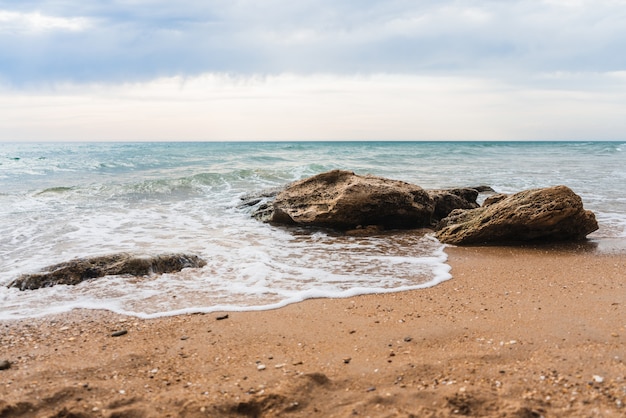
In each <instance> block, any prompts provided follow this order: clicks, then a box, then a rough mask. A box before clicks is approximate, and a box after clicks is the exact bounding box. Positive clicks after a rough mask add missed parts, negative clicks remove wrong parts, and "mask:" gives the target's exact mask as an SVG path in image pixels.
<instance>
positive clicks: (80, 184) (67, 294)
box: [0, 143, 626, 319]
mask: <svg viewBox="0 0 626 418" xmlns="http://www.w3.org/2000/svg"><path fill="white" fill-rule="evenodd" d="M623 146H624V144H599V145H596V144H594V143H577V144H571V145H563V144H560V143H559V144H536V145H533V144H515V143H504V144H489V143H476V144H434V143H433V144H428V143H426V144H410V143H408V144H400V143H396V144H383V143H378V144H375V143H374V144H367V143H360V144H359V143H356V144H308V143H298V144H268V143H265V144H260V143H257V144H76V145H73V144H46V145H41V146H33V145H23V144H11V145H7V146H6V147H3V149H2V150H1V151H0V159H1V161H0V237H1V238H0V319H12V318H26V317H33V316H42V315H46V314H50V313H57V312H64V311H67V310H70V309H75V308H89V309H108V310H112V311H115V312H119V313H124V314H130V315H135V316H140V317H146V318H148V317H157V316H164V315H175V314H179V313H189V312H212V311H223V310H258V309H272V308H276V307H280V306H284V305H286V304H289V303H294V302H298V301H301V300H304V299H307V298H313V297H348V296H353V295H358V294H366V293H382V292H396V291H403V290H408V289H419V288H422V287H427V286H432V285H435V284H437V283H440V282H441V281H443V280H447V279H449V278H450V277H451V276H450V268H449V266H448V265H447V264H446V255H445V252H444V247H443V246H442V245H441V244H440V243H439V242H437V241H436V240H435V239H434V238H432V237H430V236H421V235H418V234H415V233H411V232H406V233H394V234H389V235H381V236H376V237H367V238H360V237H345V236H336V235H333V234H330V233H326V232H322V231H317V232H315V231H308V230H298V229H284V228H276V227H272V226H269V225H265V224H262V223H259V222H257V221H255V220H253V219H251V218H250V214H249V213H248V212H246V211H245V210H242V209H238V208H237V205H238V203H239V197H240V196H241V195H243V194H245V193H248V192H258V191H260V190H262V189H264V188H270V187H274V186H279V185H284V184H286V183H288V182H290V181H293V180H297V179H299V178H302V177H306V176H309V175H313V174H316V173H318V172H321V171H325V170H328V169H332V168H345V169H350V170H354V171H356V172H358V173H362V174H365V173H372V174H375V175H382V176H385V177H390V178H396V179H400V180H405V181H409V182H412V183H416V184H419V185H421V186H423V187H425V188H442V187H459V186H475V185H481V184H486V185H490V186H492V187H493V188H494V189H496V191H498V192H505V193H513V192H517V191H520V190H522V189H527V188H535V187H545V186H550V185H555V184H566V185H568V186H570V187H571V188H572V189H573V190H574V191H575V192H577V193H579V194H580V195H581V196H582V198H583V202H584V204H585V207H586V208H588V209H591V210H593V211H594V212H595V213H596V216H597V218H598V221H599V224H600V230H599V231H598V232H596V233H594V234H593V235H592V237H596V238H612V239H621V238H626V195H625V193H624V190H623V183H624V181H626V168H625V165H624V164H623V153H621V151H620V148H623ZM520 157H522V158H520ZM121 251H128V252H135V253H148V254H158V253H167V252H186V253H193V254H197V255H199V256H201V257H202V258H204V259H206V261H207V265H206V266H205V267H203V268H201V269H186V270H183V271H182V272H180V273H176V274H164V275H161V276H151V277H145V278H131V277H104V278H100V279H95V280H89V281H87V282H84V283H82V284H79V285H77V286H55V287H52V288H47V289H39V290H36V291H24V292H20V291H18V290H17V289H8V288H6V287H5V285H6V284H8V283H9V282H10V281H12V280H13V279H15V278H16V277H18V276H19V275H21V274H26V273H33V272H37V271H39V270H40V269H42V268H44V267H45V266H48V265H52V264H55V263H59V262H63V261H67V260H70V259H73V258H76V257H85V256H93V255H101V254H109V253H115V252H121Z"/></svg>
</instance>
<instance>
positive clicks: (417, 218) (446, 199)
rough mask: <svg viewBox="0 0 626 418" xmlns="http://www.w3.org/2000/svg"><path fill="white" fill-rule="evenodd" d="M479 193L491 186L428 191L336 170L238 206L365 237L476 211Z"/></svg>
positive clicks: (273, 219) (281, 220)
mask: <svg viewBox="0 0 626 418" xmlns="http://www.w3.org/2000/svg"><path fill="white" fill-rule="evenodd" d="M477 189H480V190H481V191H492V189H491V188H490V187H488V186H479V187H478V188H460V189H445V190H424V189H422V188H421V187H419V186H416V185H413V184H410V183H406V182H403V181H398V180H390V179H385V178H382V177H376V176H360V175H357V174H354V173H353V172H351V171H342V170H333V171H329V172H326V173H322V174H318V175H316V176H313V177H310V178H308V179H304V180H301V181H298V182H294V183H291V184H289V185H287V186H286V187H285V188H283V189H282V190H276V189H271V190H268V191H263V192H261V193H257V194H249V195H245V196H243V197H242V198H241V201H242V203H241V204H240V205H239V207H240V208H246V207H253V206H256V209H255V210H254V212H253V213H252V216H253V217H254V218H256V219H258V220H261V221H264V222H270V223H276V224H291V225H294V224H295V225H303V226H319V227H327V228H334V229H340V230H350V231H357V230H358V233H359V235H365V234H367V231H380V230H381V229H385V228H403V229H406V228H418V227H428V226H432V225H434V224H435V223H437V222H438V221H439V220H440V219H442V218H444V217H446V216H447V215H448V214H449V213H450V212H451V211H453V210H455V209H472V208H477V207H479V205H478V204H477V203H476V199H477V197H478V191H477ZM368 227H369V228H368ZM373 227H376V228H373Z"/></svg>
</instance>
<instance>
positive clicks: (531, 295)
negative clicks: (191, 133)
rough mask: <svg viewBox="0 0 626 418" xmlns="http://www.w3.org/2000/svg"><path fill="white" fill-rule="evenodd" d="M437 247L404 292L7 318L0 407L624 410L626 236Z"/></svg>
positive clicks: (118, 412)
mask: <svg viewBox="0 0 626 418" xmlns="http://www.w3.org/2000/svg"><path fill="white" fill-rule="evenodd" d="M446 253H447V254H448V264H449V265H450V266H451V267H452V271H451V273H452V275H453V278H452V279H451V280H448V281H445V282H443V283H440V284H438V285H436V286H434V287H431V288H427V289H421V290H414V291H408V292H398V293H389V294H378V295H363V296H357V297H350V298H346V299H311V300H307V301H304V302H300V303H297V304H293V305H289V306H287V307H284V308H280V309H277V310H271V311H262V312H228V313H212V314H196V315H180V316H174V317H164V318H159V319H149V320H143V319H138V318H135V317H125V316H121V315H117V314H114V313H110V312H106V311H87V310H77V311H72V312H69V313H65V314H59V315H51V316H47V317H43V318H36V319H30V320H13V321H1V322H0V329H2V332H1V333H0V339H1V341H0V342H1V346H2V347H3V351H2V354H1V355H0V361H2V360H7V361H8V362H10V367H9V368H8V369H6V370H0V416H2V417H21V416H33V417H35V416H36V417H40V416H42V417H43V416H45V417H49V416H58V417H61V416H74V417H90V416H94V417H99V416H103V417H122V416H132V417H159V416H172V417H174V416H189V417H196V416H197V417H200V416H233V417H236V416H244V417H246V416H248V417H254V416H294V417H299V416H302V417H305V416H324V417H330V416H337V417H343V416H372V417H379V416H380V417H387V416H394V417H395V416H398V417H408V416H420V417H422V416H426V417H428V416H431V417H446V416H458V415H465V416H493V417H496V416H498V417H500V416H510V417H539V416H572V417H576V416H598V417H599V416H603V417H613V416H615V417H617V416H623V414H624V413H625V411H626V406H625V405H624V403H626V364H625V363H624V361H625V360H626V359H625V358H624V356H625V353H626V310H625V304H626V297H625V296H626V289H625V284H626V280H624V279H623V277H624V276H623V272H624V271H626V251H625V250H624V243H623V242H622V240H590V241H587V242H586V243H584V244H574V245H565V246H539V247H537V246H535V247H531V246H529V247H522V248H514V247H468V248H457V247H448V248H447V249H446ZM114 335H115V336H114Z"/></svg>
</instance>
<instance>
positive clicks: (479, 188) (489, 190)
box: [470, 184, 496, 193]
mask: <svg viewBox="0 0 626 418" xmlns="http://www.w3.org/2000/svg"><path fill="white" fill-rule="evenodd" d="M470 189H474V190H476V191H477V192H478V193H495V192H496V191H495V190H493V188H492V187H491V186H485V185H484V184H483V185H481V186H475V187H470Z"/></svg>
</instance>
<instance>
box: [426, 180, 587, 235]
mask: <svg viewBox="0 0 626 418" xmlns="http://www.w3.org/2000/svg"><path fill="white" fill-rule="evenodd" d="M499 199H500V200H497V199H493V200H494V201H492V202H490V203H489V204H487V205H486V206H483V207H480V208H477V209H471V210H465V211H454V212H452V213H451V214H450V216H449V217H447V218H445V219H444V220H442V221H441V222H440V224H439V225H438V226H437V232H436V237H437V238H438V239H439V240H440V241H441V242H444V243H448V244H455V245H464V244H465V245H471V244H481V243H507V242H521V241H575V240H581V239H584V238H585V237H586V236H587V235H588V234H590V233H591V232H593V231H595V230H597V229H598V223H597V222H596V219H595V215H594V214H593V213H592V212H591V211H587V210H584V209H583V204H582V200H581V199H580V197H579V196H578V195H577V194H575V193H574V192H573V191H572V190H571V189H569V188H568V187H566V186H556V187H549V188H544V189H534V190H526V191H523V192H520V193H516V194H514V195H511V196H508V197H502V196H499Z"/></svg>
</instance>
